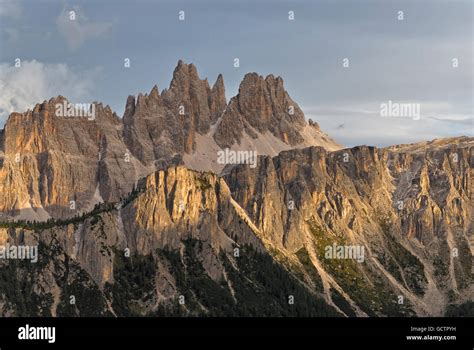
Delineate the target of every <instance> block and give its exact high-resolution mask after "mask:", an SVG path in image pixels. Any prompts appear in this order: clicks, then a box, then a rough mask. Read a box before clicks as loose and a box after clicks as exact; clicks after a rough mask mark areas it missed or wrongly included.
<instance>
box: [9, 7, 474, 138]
mask: <svg viewBox="0 0 474 350" xmlns="http://www.w3.org/2000/svg"><path fill="white" fill-rule="evenodd" d="M472 7H473V2H472V1H471V0H466V1H456V0H454V1H453V0H411V1H384V0H379V1H368V0H359V1H355V0H354V1H337V0H335V1H329V0H328V1H319V0H314V1H295V0H292V1H289V0H288V1H258V0H255V1H225V0H221V1H205V0H200V1H196V0H195V1H152V0H138V1H131V0H95V1H85V0H83V1H67V0H63V1H58V0H54V1H53V0H23V1H22V0H16V1H13V0H0V24H1V26H0V125H2V124H3V123H4V121H5V120H6V118H7V117H8V114H9V113H10V112H11V111H13V110H15V111H20V112H21V111H24V110H26V109H27V108H31V107H32V106H33V105H34V104H35V103H38V102H41V101H42V100H44V99H48V98H50V97H52V96H56V95H58V94H61V95H64V96H66V97H68V98H69V99H70V100H71V101H73V102H81V103H85V102H91V101H93V100H96V101H100V102H103V103H105V104H109V105H110V106H111V107H112V108H113V109H114V110H115V111H116V112H117V114H118V115H120V116H121V115H122V114H123V109H124V105H125V101H126V98H127V96H128V95H130V94H138V93H139V92H149V91H150V90H151V88H152V87H153V85H155V84H157V85H158V87H159V89H160V91H161V90H162V89H164V88H166V87H168V85H169V82H170V79H171V76H172V72H173V69H174V67H175V66H176V63H177V61H178V60H179V59H183V60H184V61H185V62H188V63H189V62H192V63H194V64H195V65H196V66H197V68H198V71H199V73H200V75H201V77H202V78H204V77H207V78H208V79H209V81H210V83H211V84H212V83H213V82H214V81H215V79H216V77H217V75H218V74H219V73H222V74H223V76H224V82H225V86H226V95H227V98H228V99H229V98H230V97H232V96H233V95H235V94H236V93H237V91H238V86H239V83H240V81H241V80H242V78H243V76H244V75H245V73H247V72H253V71H255V72H258V73H259V74H262V75H267V74H275V75H280V76H282V77H283V79H284V81H285V86H286V89H287V90H288V92H289V94H290V96H291V97H292V98H293V99H294V100H295V101H296V102H297V103H298V104H299V105H300V107H301V108H302V109H303V111H304V112H305V114H306V116H307V117H308V118H312V119H313V120H316V121H318V122H319V123H320V125H321V127H322V129H323V130H324V131H326V132H327V133H328V134H329V135H331V136H332V137H334V138H335V139H336V140H337V141H339V142H340V143H342V144H344V145H346V146H354V145H358V144H372V145H377V146H385V145H389V144H397V143H407V142H416V141H421V140H426V139H433V138H436V137H445V136H459V135H468V136H474V119H473V104H474V102H473V95H474V93H473V76H474V73H473V69H474V63H473V8H472ZM71 10H74V11H75V13H76V19H75V21H70V19H69V11H71ZM181 10H183V11H185V20H184V21H179V19H178V13H179V11H181ZM288 11H294V14H295V20H294V21H289V20H288ZM398 11H403V15H404V20H403V21H399V20H398V18H397V16H398ZM16 58H20V59H21V63H22V65H21V67H20V68H16V67H14V63H15V59H16ZM125 58H130V61H131V67H130V68H128V69H127V68H124V66H123V62H124V59H125ZM234 58H239V59H240V67H239V68H235V67H234V65H233V63H234V62H233V60H234ZM344 58H349V67H347V68H344V67H343V64H342V63H343V61H342V60H343V59H344ZM453 58H457V59H458V61H459V66H458V67H457V68H453V66H452V59H453ZM388 100H391V101H394V102H399V103H419V104H420V109H421V118H420V120H412V119H410V118H388V119H387V118H382V117H380V104H382V103H386V102H387V101H388Z"/></svg>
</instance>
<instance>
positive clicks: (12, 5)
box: [0, 0, 22, 18]
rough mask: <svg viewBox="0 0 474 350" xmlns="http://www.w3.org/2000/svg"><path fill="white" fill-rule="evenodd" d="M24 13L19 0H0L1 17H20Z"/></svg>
mask: <svg viewBox="0 0 474 350" xmlns="http://www.w3.org/2000/svg"><path fill="white" fill-rule="evenodd" d="M21 14H22V9H21V6H20V4H19V2H18V0H0V17H1V16H4V17H9V18H18V17H20V16H21Z"/></svg>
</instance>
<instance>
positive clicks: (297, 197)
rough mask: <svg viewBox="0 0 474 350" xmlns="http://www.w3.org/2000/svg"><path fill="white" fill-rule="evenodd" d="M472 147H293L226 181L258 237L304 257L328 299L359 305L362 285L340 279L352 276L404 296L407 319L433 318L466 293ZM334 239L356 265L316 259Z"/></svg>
mask: <svg viewBox="0 0 474 350" xmlns="http://www.w3.org/2000/svg"><path fill="white" fill-rule="evenodd" d="M472 146H473V141H472V139H468V138H459V139H452V140H450V142H446V141H444V142H443V141H439V142H434V143H432V144H430V145H424V144H421V145H411V146H410V147H398V148H397V147H393V148H388V149H376V148H374V147H366V146H363V147H355V148H352V149H345V150H341V151H337V152H332V153H328V152H327V151H326V150H324V149H322V148H307V149H304V150H292V151H286V152H282V153H280V155H279V156H278V157H275V158H273V159H272V158H269V157H262V158H261V159H260V160H259V165H258V166H257V168H255V169H251V168H249V167H248V166H238V167H235V168H234V169H232V170H231V171H230V172H229V173H228V174H227V175H226V176H225V180H226V182H227V183H228V184H229V188H230V189H231V193H232V196H233V197H234V198H235V200H236V201H237V202H238V203H239V204H240V205H241V206H242V207H243V208H244V209H245V210H246V211H247V213H248V214H249V216H250V218H251V220H252V221H253V222H254V223H255V225H256V226H257V228H258V229H259V230H260V231H261V232H262V235H263V237H265V238H266V240H268V241H269V242H271V244H272V245H273V246H277V247H279V248H281V249H282V250H284V251H285V252H287V253H288V254H289V256H290V257H291V256H295V255H296V256H297V255H298V254H299V253H301V252H302V251H306V252H308V254H309V256H310V257H311V261H312V263H313V264H314V265H315V266H318V267H320V268H321V270H320V272H321V274H322V276H324V275H326V274H328V276H327V277H323V279H325V280H326V281H325V292H326V293H327V296H328V299H331V293H330V290H331V289H335V290H338V291H339V292H340V293H343V295H344V296H345V298H346V300H347V301H348V302H349V303H351V304H352V303H355V304H358V303H361V301H362V300H361V298H360V295H359V292H360V291H358V290H356V288H360V287H361V286H360V285H357V284H356V283H355V282H353V283H352V282H351V281H350V280H348V276H347V275H345V274H346V273H348V272H352V273H353V274H354V278H355V279H356V280H357V278H361V279H364V280H365V281H366V282H367V283H369V285H370V284H371V283H372V284H373V285H374V286H376V285H377V284H378V283H380V282H379V281H380V279H382V280H385V281H386V282H388V286H387V287H386V288H387V290H392V292H393V295H392V296H391V298H395V296H396V295H403V296H404V298H405V300H406V305H408V304H411V307H412V308H413V310H415V312H416V313H418V314H430V315H433V314H435V315H437V314H442V313H443V312H444V306H443V305H446V304H447V303H449V302H451V301H452V300H472V298H473V295H474V290H473V286H472V272H471V267H472V248H473V247H472V235H473V230H472V227H473V223H472V222H473V221H472V213H473V202H472V197H471V191H472V182H471V181H472V180H471V178H472ZM334 242H337V244H338V245H358V246H364V247H365V253H366V256H365V262H364V263H363V264H355V265H354V266H350V267H347V266H344V265H342V266H341V265H335V264H337V263H334V262H333V261H332V260H328V259H326V258H325V256H324V254H323V252H324V248H325V247H326V246H328V245H332V244H333V243H334ZM469 242H471V246H470V243H469ZM347 270H349V271H347ZM362 276H363V277H362ZM369 289H370V288H369ZM373 292H374V293H375V291H373ZM368 293H371V292H368ZM378 294H380V293H378ZM374 303H378V301H377V298H376V299H375V301H374ZM359 307H360V310H359V311H361V312H365V313H368V314H372V313H373V312H374V311H375V314H377V313H378V312H379V311H380V310H374V309H372V310H370V309H369V311H368V309H367V306H366V305H363V302H362V305H359Z"/></svg>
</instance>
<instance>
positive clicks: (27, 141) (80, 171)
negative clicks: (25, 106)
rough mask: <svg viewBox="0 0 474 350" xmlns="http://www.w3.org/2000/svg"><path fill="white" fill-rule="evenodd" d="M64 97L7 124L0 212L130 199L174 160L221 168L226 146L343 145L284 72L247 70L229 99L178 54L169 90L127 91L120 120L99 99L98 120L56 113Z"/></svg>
mask: <svg viewBox="0 0 474 350" xmlns="http://www.w3.org/2000/svg"><path fill="white" fill-rule="evenodd" d="M68 104H69V102H68V100H67V99H66V98H64V97H62V96H58V97H56V98H52V99H50V100H49V101H44V102H42V103H40V104H37V105H36V106H35V107H34V108H33V110H29V111H27V112H25V113H12V114H11V115H10V117H9V119H8V120H7V122H6V125H5V128H4V130H2V131H1V133H0V135H1V141H2V142H1V144H0V161H1V162H0V190H2V193H5V195H4V196H2V198H0V210H1V211H2V212H4V213H6V214H7V216H9V217H16V218H23V219H29V220H46V219H47V218H49V217H55V218H64V217H69V216H71V215H75V214H74V213H76V211H77V210H78V211H79V212H85V211H88V210H90V209H91V208H93V206H94V205H95V204H97V203H99V202H102V201H106V202H108V201H116V200H118V199H119V198H121V197H124V196H125V195H127V194H128V193H129V192H130V191H131V190H132V188H133V186H134V184H136V182H137V181H138V180H139V179H140V178H142V177H144V176H146V175H147V174H149V173H151V172H153V171H154V170H157V169H165V168H167V167H168V166H171V165H184V166H186V167H188V168H191V169H196V170H206V171H213V172H216V173H220V172H221V170H222V169H223V168H224V167H225V165H226V164H224V163H222V162H219V161H218V152H219V151H221V150H222V149H224V148H230V149H232V150H234V151H237V150H246V151H252V152H255V154H256V155H258V156H260V155H271V156H275V155H277V154H278V153H279V152H280V151H282V150H287V149H291V148H302V147H307V146H323V147H325V148H326V149H328V150H335V149H339V148H340V146H339V145H337V144H336V143H335V142H334V141H332V140H331V139H330V138H329V137H328V136H327V135H325V134H323V133H322V132H321V131H320V130H319V129H318V128H316V127H314V125H313V124H310V123H308V122H307V121H306V120H305V118H304V114H303V112H302V111H301V109H300V108H299V107H298V105H297V104H296V103H295V102H294V101H293V100H292V99H291V98H290V97H289V95H288V93H287V92H286V91H285V89H284V87H283V80H282V79H281V78H279V77H278V78H275V77H273V76H271V75H270V76H268V77H267V78H265V79H264V78H263V77H261V76H259V75H258V74H256V73H250V74H247V75H246V76H245V77H244V80H243V81H242V83H241V85H240V89H239V94H238V95H237V96H235V97H233V98H232V99H231V100H230V102H229V103H227V101H226V98H225V87H224V79H223V77H222V75H219V76H218V77H217V79H216V82H215V83H214V85H213V86H212V87H210V85H209V83H208V81H207V79H201V78H200V77H199V74H198V72H197V69H196V67H195V66H194V65H193V64H186V63H184V62H183V61H181V60H180V61H179V62H178V65H177V66H176V68H175V70H174V72H173V78H172V80H171V83H170V86H169V88H168V89H164V90H163V91H161V93H160V91H159V89H158V87H157V86H156V85H155V86H154V87H153V88H152V90H151V91H150V93H149V94H139V95H138V96H137V97H135V96H129V97H128V98H127V101H126V105H125V112H124V115H123V118H119V117H117V115H116V114H115V113H114V112H113V111H112V110H111V109H110V107H109V106H103V105H102V104H101V103H93V104H92V106H89V107H88V108H90V109H92V110H93V111H94V115H93V117H87V116H78V115H75V114H74V113H73V114H72V115H69V114H68V115H58V105H60V106H62V105H65V106H66V105H68ZM91 107H93V108H91ZM59 110H60V109H59ZM76 112H77V111H76ZM70 207H72V208H73V209H69V208H70Z"/></svg>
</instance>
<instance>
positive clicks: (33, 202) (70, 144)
mask: <svg viewBox="0 0 474 350" xmlns="http://www.w3.org/2000/svg"><path fill="white" fill-rule="evenodd" d="M63 103H67V100H65V99H64V98H63V97H58V98H55V99H51V100H49V101H45V102H43V103H42V104H38V105H36V106H35V108H34V109H33V110H32V111H28V112H26V113H23V114H19V113H13V114H12V115H11V116H10V118H9V119H8V121H7V123H6V125H5V130H4V141H3V143H4V146H3V149H4V159H3V162H2V166H1V168H0V192H1V193H2V196H1V197H0V210H1V211H2V212H4V213H7V214H10V215H11V216H15V217H19V218H22V217H23V218H27V219H35V220H45V219H47V218H48V217H49V216H53V217H67V216H73V215H75V214H76V213H77V212H78V211H79V212H83V211H88V210H90V209H92V207H93V205H94V204H95V203H97V202H99V201H102V200H106V201H116V200H118V199H119V198H120V197H121V196H124V195H126V194H127V193H128V192H129V191H130V190H131V188H132V185H133V183H134V182H135V180H136V178H137V177H138V176H144V175H145V173H146V171H145V169H144V167H143V166H141V165H140V164H139V163H138V162H137V161H136V160H135V159H133V155H128V154H127V153H128V151H127V149H126V147H125V145H124V144H123V142H122V140H121V128H122V126H121V121H120V119H119V118H118V117H117V116H116V115H115V114H114V113H113V112H112V111H111V109H110V108H109V107H108V106H107V107H104V106H103V105H102V104H95V116H94V118H93V119H92V118H87V117H75V116H74V117H64V116H57V115H56V108H57V105H58V104H63ZM126 160H128V161H126ZM72 201H73V202H74V203H72ZM71 208H72V209H71Z"/></svg>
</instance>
